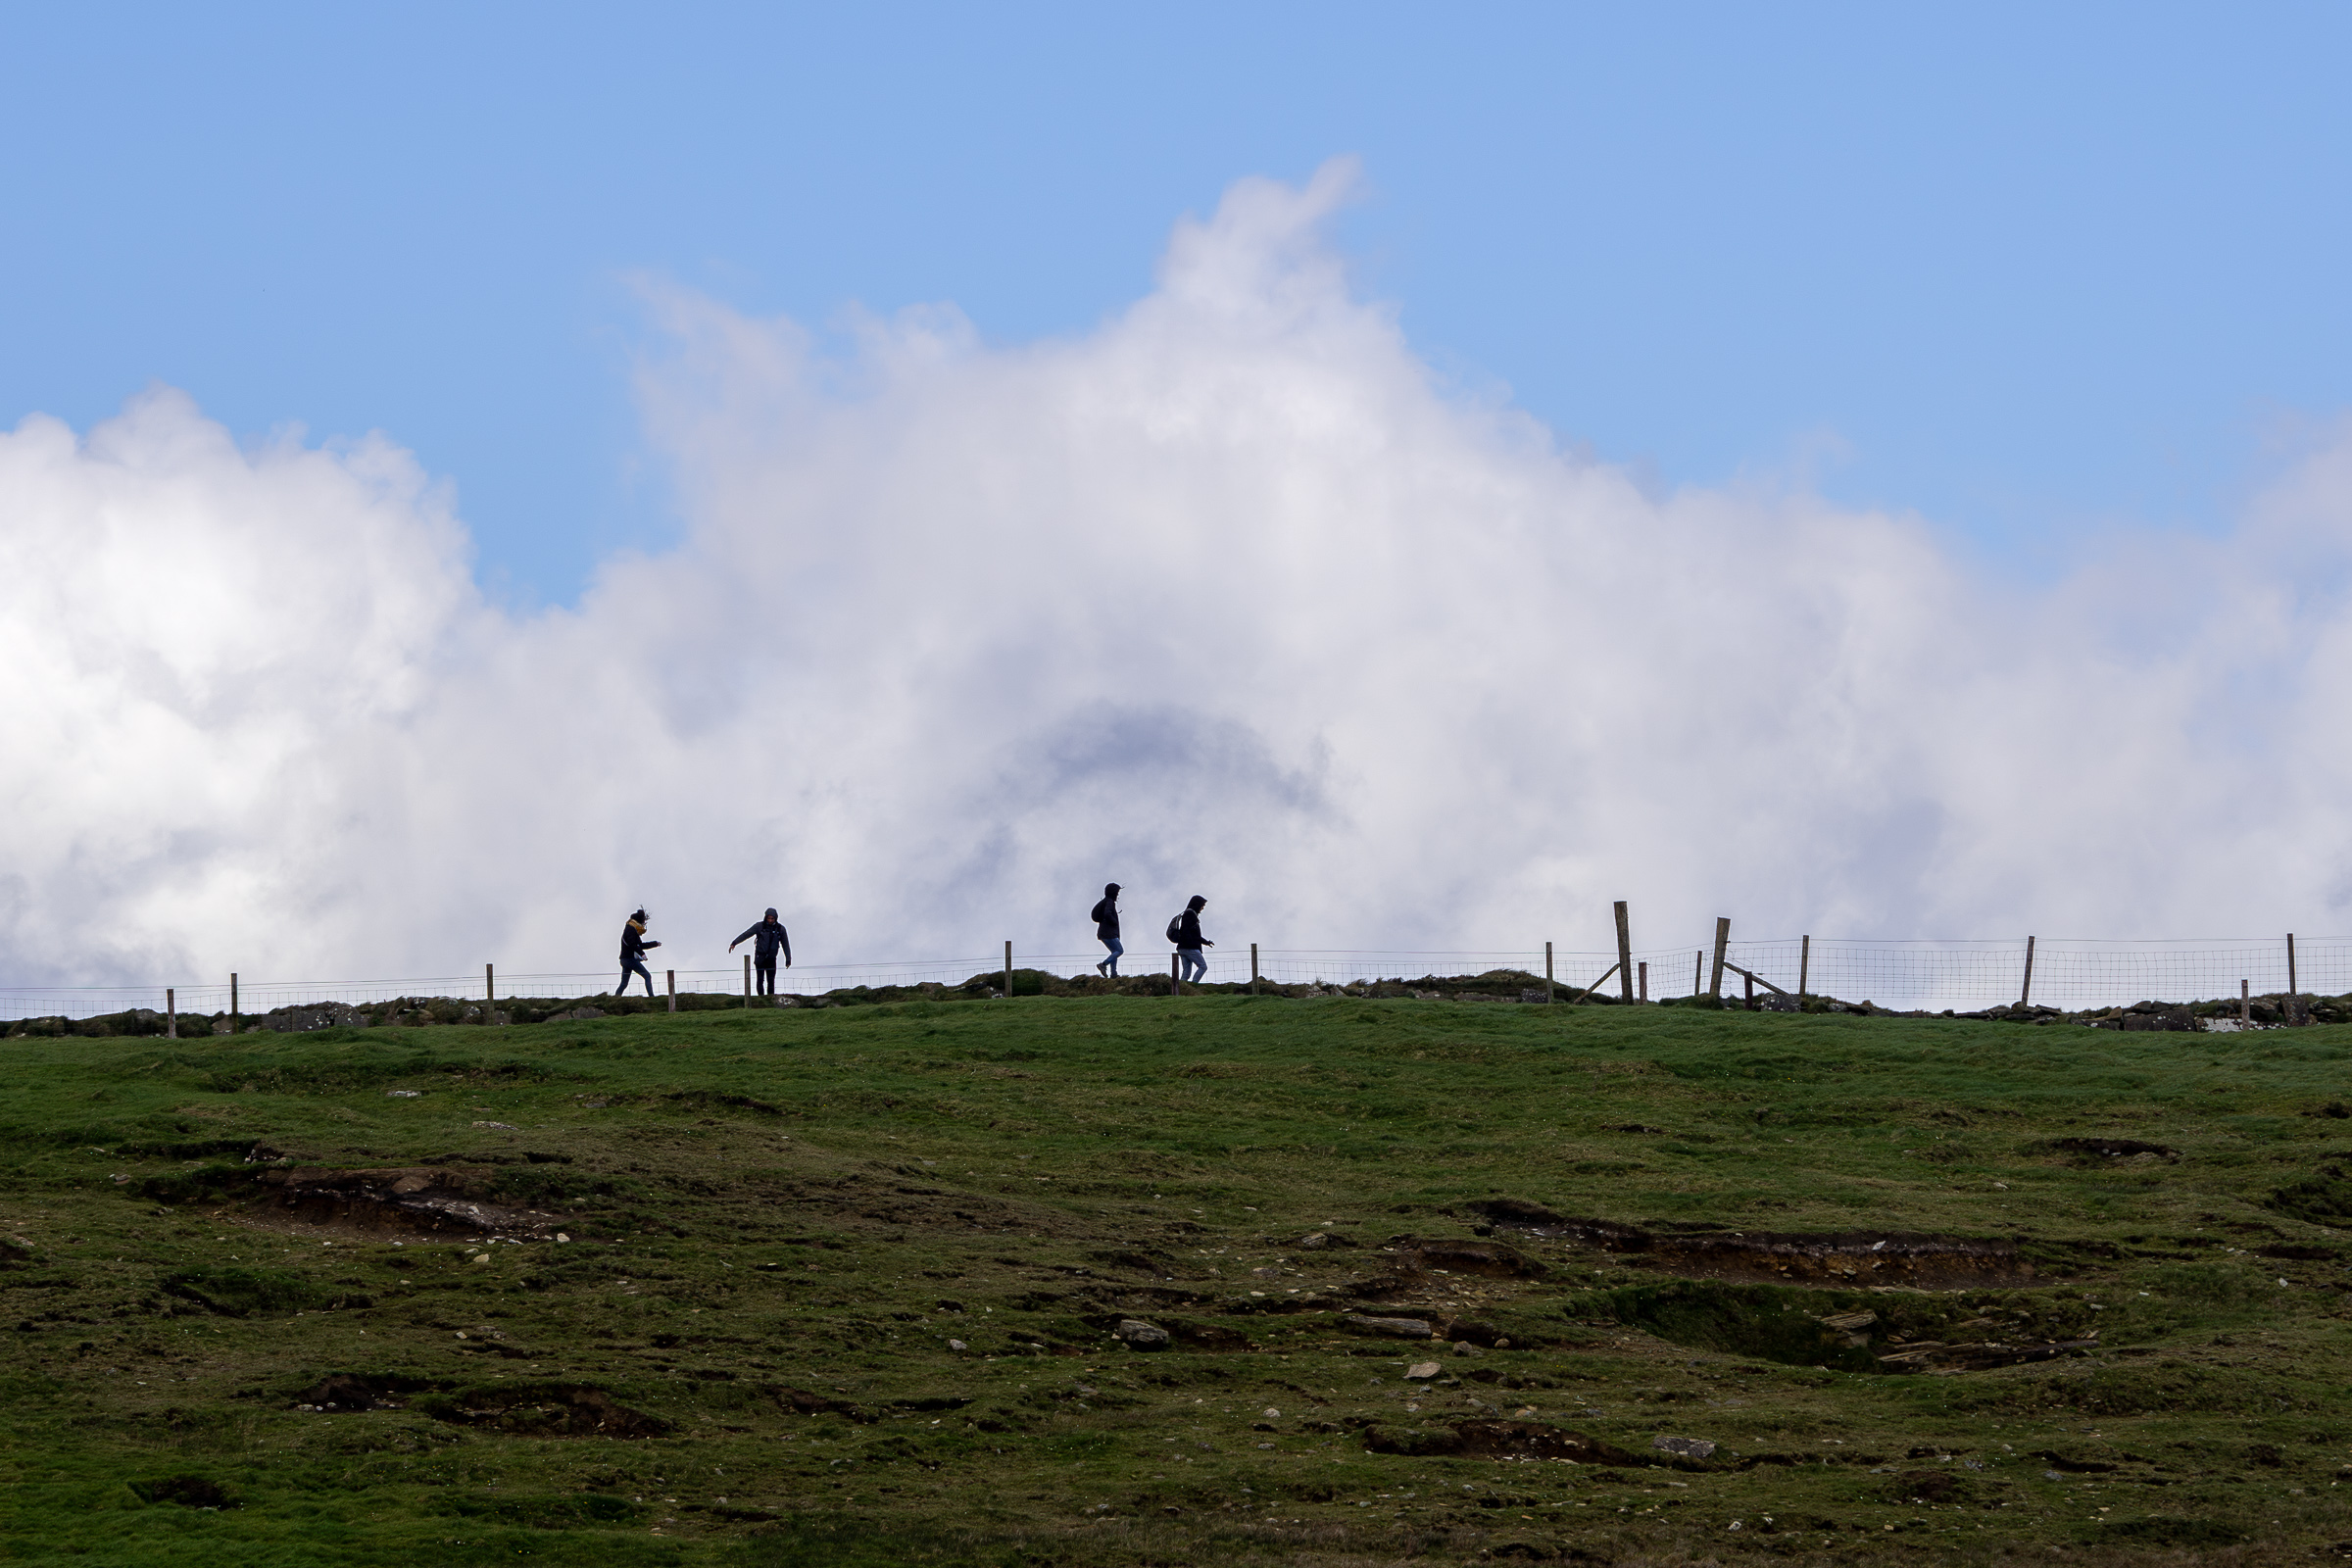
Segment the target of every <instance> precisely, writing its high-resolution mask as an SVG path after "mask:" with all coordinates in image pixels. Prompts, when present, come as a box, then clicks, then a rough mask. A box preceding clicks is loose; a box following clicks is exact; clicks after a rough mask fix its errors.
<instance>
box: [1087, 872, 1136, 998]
mask: <svg viewBox="0 0 2352 1568" xmlns="http://www.w3.org/2000/svg"><path fill="white" fill-rule="evenodd" d="M1087 918H1088V919H1090V920H1092V921H1094V922H1095V940H1096V941H1097V942H1100V943H1102V944H1103V946H1104V947H1106V948H1108V949H1109V950H1110V956H1109V957H1107V958H1104V959H1103V961H1102V962H1101V963H1098V964H1096V965H1095V973H1097V974H1101V975H1108V976H1109V977H1110V978H1111V979H1113V980H1116V979H1117V978H1118V977H1119V955H1120V954H1122V953H1125V952H1126V951H1127V949H1126V946H1125V944H1123V943H1121V942H1120V941H1119V885H1118V884H1117V883H1116V882H1105V883H1103V902H1102V903H1100V904H1098V905H1096V906H1095V907H1094V908H1093V910H1092V911H1091V912H1089V913H1088V915H1087Z"/></svg>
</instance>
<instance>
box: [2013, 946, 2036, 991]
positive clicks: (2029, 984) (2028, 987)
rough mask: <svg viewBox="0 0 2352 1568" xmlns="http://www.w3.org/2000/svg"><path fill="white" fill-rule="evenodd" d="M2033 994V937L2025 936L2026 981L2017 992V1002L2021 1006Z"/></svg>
mask: <svg viewBox="0 0 2352 1568" xmlns="http://www.w3.org/2000/svg"><path fill="white" fill-rule="evenodd" d="M2033 995H2034V939H2033V938H2032V937H2028V938H2026V983H2025V986H2024V987H2023V988H2022V989H2021V990H2020V991H2019V992H2018V994H2017V1005H2019V1006H2020V1007H2023V1006H2024V1005H2026V1003H2027V1002H2028V1000H2030V999H2031V998H2032V997H2033Z"/></svg>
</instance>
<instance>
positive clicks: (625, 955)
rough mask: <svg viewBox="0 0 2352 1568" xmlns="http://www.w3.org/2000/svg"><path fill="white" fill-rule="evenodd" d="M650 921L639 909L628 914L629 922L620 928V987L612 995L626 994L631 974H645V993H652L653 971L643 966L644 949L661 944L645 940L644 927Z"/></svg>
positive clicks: (649, 994)
mask: <svg viewBox="0 0 2352 1568" xmlns="http://www.w3.org/2000/svg"><path fill="white" fill-rule="evenodd" d="M650 923H651V922H650V921H649V920H648V919H647V918H646V913H645V911H644V910H643V909H639V910H638V911H637V912H636V913H635V914H632V915H630V916H629V923H628V924H627V925H624V926H622V927H621V928H620V989H619V990H618V991H615V992H614V993H613V995H614V996H626V995H628V991H629V976H630V975H631V974H641V975H643V976H645V994H646V995H647V996H649V997H650V996H652V995H653V994H654V971H653V970H651V969H648V968H647V967H646V966H645V950H646V949H648V948H658V947H660V946H661V945H662V944H661V943H659V942H648V941H646V940H645V928H646V926H647V925H648V924H650Z"/></svg>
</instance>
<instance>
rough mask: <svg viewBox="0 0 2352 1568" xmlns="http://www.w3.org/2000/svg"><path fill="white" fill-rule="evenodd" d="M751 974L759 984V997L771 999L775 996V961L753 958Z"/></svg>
mask: <svg viewBox="0 0 2352 1568" xmlns="http://www.w3.org/2000/svg"><path fill="white" fill-rule="evenodd" d="M752 973H753V975H754V976H756V977H757V978H758V980H759V982H760V995H761V996H763V997H772V996H774V995H775V994H776V960H775V959H773V958H754V959H753V960H752Z"/></svg>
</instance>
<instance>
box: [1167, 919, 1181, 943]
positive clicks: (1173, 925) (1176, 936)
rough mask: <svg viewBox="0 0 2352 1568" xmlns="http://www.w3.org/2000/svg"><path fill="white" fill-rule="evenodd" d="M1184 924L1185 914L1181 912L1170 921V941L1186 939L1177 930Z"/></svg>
mask: <svg viewBox="0 0 2352 1568" xmlns="http://www.w3.org/2000/svg"><path fill="white" fill-rule="evenodd" d="M1183 924H1184V916H1183V915H1181V914H1180V915H1178V916H1176V917H1175V918H1174V919H1172V920H1170V921H1169V922H1168V940H1169V941H1170V942H1182V941H1183V940H1184V938H1183V936H1182V935H1181V934H1180V933H1179V932H1178V931H1177V927H1179V926H1181V925H1183Z"/></svg>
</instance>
